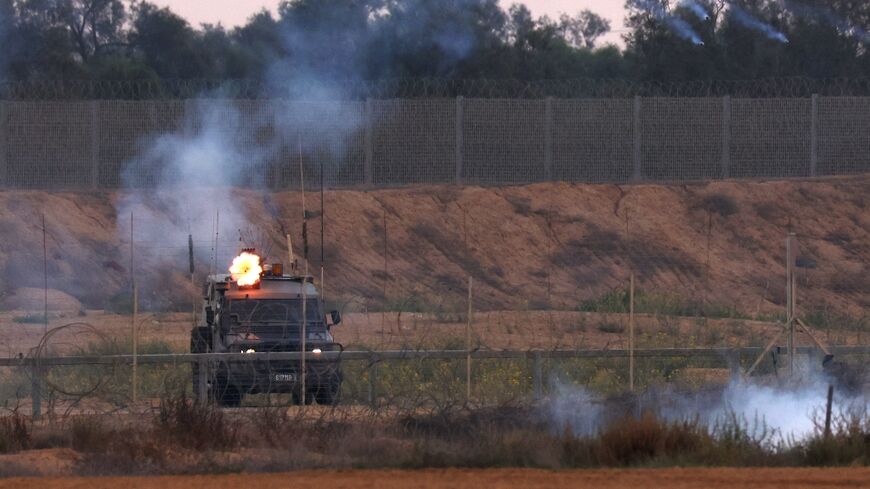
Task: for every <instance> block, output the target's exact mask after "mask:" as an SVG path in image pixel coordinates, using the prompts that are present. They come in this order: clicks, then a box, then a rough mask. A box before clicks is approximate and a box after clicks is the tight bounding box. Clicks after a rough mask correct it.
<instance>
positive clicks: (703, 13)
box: [680, 0, 710, 21]
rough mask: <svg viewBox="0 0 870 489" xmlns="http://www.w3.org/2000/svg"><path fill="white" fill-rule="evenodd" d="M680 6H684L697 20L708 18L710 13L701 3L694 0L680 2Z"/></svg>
mask: <svg viewBox="0 0 870 489" xmlns="http://www.w3.org/2000/svg"><path fill="white" fill-rule="evenodd" d="M680 6H681V7H684V8H685V9H687V10H688V11H689V12H691V13H692V14H694V15H695V17H697V18H698V20H701V21H705V20H709V19H710V14H709V13H707V10H706V9H705V8H704V6H703V5H701V4H699V3H698V2H696V1H694V0H687V1H685V2H683V3H681V4H680Z"/></svg>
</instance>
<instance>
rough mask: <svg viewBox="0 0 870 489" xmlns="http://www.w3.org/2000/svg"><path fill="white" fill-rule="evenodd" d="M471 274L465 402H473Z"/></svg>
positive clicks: (466, 328) (467, 323) (466, 344)
mask: <svg viewBox="0 0 870 489" xmlns="http://www.w3.org/2000/svg"><path fill="white" fill-rule="evenodd" d="M471 280H472V279H471V275H469V276H468V318H466V319H467V321H466V323H465V352H466V357H465V402H471V316H472V314H473V312H472V309H471V304H472V300H473V299H472V296H471V284H472V281H471Z"/></svg>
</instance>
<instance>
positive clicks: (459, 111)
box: [455, 96, 464, 185]
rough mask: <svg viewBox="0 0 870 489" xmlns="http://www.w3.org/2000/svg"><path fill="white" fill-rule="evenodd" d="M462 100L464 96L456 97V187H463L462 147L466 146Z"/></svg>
mask: <svg viewBox="0 0 870 489" xmlns="http://www.w3.org/2000/svg"><path fill="white" fill-rule="evenodd" d="M462 100H463V99H462V96H459V97H456V121H455V124H456V185H462V164H463V161H462V157H463V154H462V146H463V144H464V141H463V132H462V120H463V113H462V112H463V108H462Z"/></svg>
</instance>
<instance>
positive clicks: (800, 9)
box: [785, 1, 870, 44]
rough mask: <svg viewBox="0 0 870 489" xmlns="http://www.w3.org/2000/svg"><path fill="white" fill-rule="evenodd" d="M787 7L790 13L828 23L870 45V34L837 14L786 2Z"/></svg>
mask: <svg viewBox="0 0 870 489" xmlns="http://www.w3.org/2000/svg"><path fill="white" fill-rule="evenodd" d="M785 5H786V8H787V9H788V10H789V11H791V12H792V13H794V14H795V15H797V16H799V17H803V18H807V19H811V20H816V21H819V20H821V21H823V22H827V23H828V24H830V25H832V26H834V28H836V29H837V30H839V31H840V32H842V33H844V34H846V35H849V36H852V37H854V38H856V39H858V40H859V41H861V42H862V43H865V44H866V43H870V33H868V32H867V31H866V30H864V29H862V28H860V27H858V26H856V25H853V24H850V23H849V22H847V21H846V20H845V19H843V18H841V17H839V16H837V14H835V13H834V12H833V11H831V10H830V9H826V8H822V7H815V6H809V5H803V4H800V3H797V2H791V1H788V2H786V4H785Z"/></svg>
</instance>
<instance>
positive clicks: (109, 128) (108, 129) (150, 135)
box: [98, 100, 184, 188]
mask: <svg viewBox="0 0 870 489" xmlns="http://www.w3.org/2000/svg"><path fill="white" fill-rule="evenodd" d="M99 104H100V111H99V114H100V115H99V121H98V123H99V128H100V129H99V142H100V147H99V158H100V185H101V186H103V187H108V188H116V187H120V186H122V185H129V184H132V183H135V184H137V185H140V186H150V185H153V184H155V183H156V178H157V177H158V175H156V174H155V173H154V170H155V168H153V167H151V166H149V165H145V164H143V163H142V162H141V161H137V160H136V156H137V154H138V153H139V152H140V151H142V149H143V147H144V146H146V145H147V144H149V142H151V141H152V140H153V139H154V138H156V137H158V136H160V135H162V134H167V133H173V132H175V131H178V130H179V129H180V128H181V126H182V124H183V120H184V101H181V100H170V101H153V102H150V103H147V104H146V103H141V102H126V101H103V102H99Z"/></svg>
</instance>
